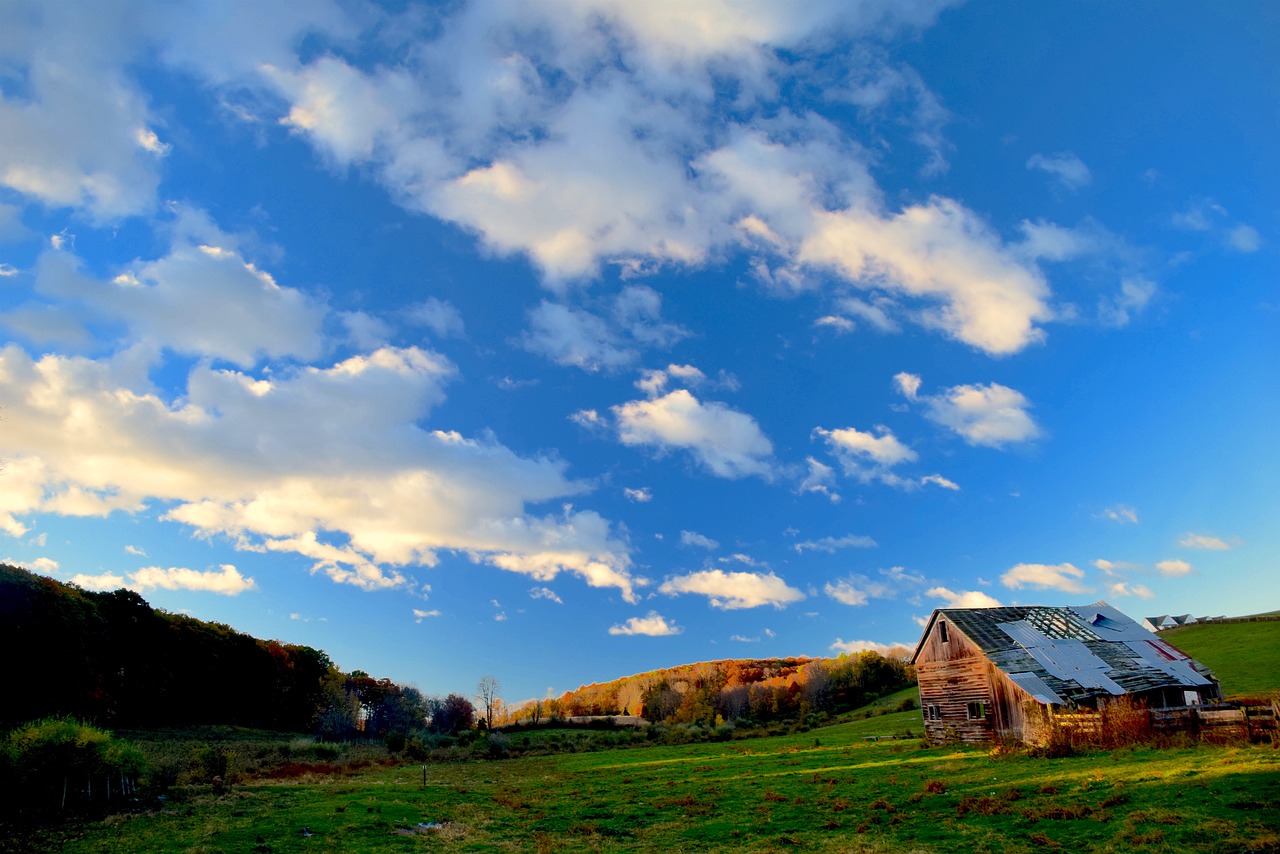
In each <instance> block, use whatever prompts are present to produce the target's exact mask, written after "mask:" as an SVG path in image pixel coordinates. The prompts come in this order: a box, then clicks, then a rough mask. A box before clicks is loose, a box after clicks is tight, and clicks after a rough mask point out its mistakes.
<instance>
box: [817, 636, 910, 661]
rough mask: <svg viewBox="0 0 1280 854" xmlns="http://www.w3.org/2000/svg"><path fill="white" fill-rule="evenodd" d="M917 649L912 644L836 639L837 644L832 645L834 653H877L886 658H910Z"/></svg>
mask: <svg viewBox="0 0 1280 854" xmlns="http://www.w3.org/2000/svg"><path fill="white" fill-rule="evenodd" d="M914 648H915V644H914V643H911V644H908V643H879V642H878V641H869V640H851V641H847V640H841V639H840V638H836V640H835V643H833V644H831V647H830V649H831V651H832V652H842V653H846V654H848V655H857V654H858V653H860V652H876V653H879V654H880V655H882V656H885V657H886V658H888V657H890V656H894V657H909V656H910V655H911V650H913V649H914Z"/></svg>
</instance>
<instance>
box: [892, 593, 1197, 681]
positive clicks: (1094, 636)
mask: <svg viewBox="0 0 1280 854" xmlns="http://www.w3.org/2000/svg"><path fill="white" fill-rule="evenodd" d="M939 619H945V620H947V621H948V622H950V623H951V624H952V625H953V626H954V627H955V628H956V629H959V630H960V631H961V632H963V633H964V634H965V635H966V636H967V637H968V638H969V639H970V640H971V641H973V643H975V644H976V645H977V646H978V647H980V648H981V649H982V651H983V653H984V654H986V656H987V657H988V658H989V659H990V660H991V661H992V662H993V663H994V664H995V665H996V666H997V667H999V668H1000V669H1001V670H1002V671H1003V672H1004V673H1005V674H1006V675H1007V676H1008V677H1009V678H1010V679H1011V680H1013V682H1014V683H1015V684H1017V685H1018V686H1019V687H1021V688H1022V689H1023V690H1025V691H1026V692H1027V693H1028V694H1030V695H1031V696H1033V697H1035V698H1036V699H1037V700H1039V701H1040V702H1042V703H1054V704H1058V705H1061V704H1065V703H1079V702H1081V701H1082V700H1088V699H1091V698H1094V697H1098V696H1104V695H1108V694H1110V695H1117V696H1118V695H1121V694H1126V693H1135V692H1144V691H1152V690H1158V689H1161V688H1193V687H1201V686H1206V685H1212V684H1213V679H1212V676H1213V674H1212V673H1211V672H1210V671H1209V670H1208V669H1207V668H1205V667H1204V666H1203V665H1201V664H1199V663H1198V662H1196V661H1193V660H1192V659H1191V658H1189V657H1187V656H1186V655H1185V654H1183V653H1182V652H1180V651H1178V650H1177V649H1175V648H1174V647H1172V646H1170V645H1169V644H1167V643H1165V642H1164V641H1162V640H1160V639H1158V638H1157V637H1156V636H1155V635H1153V634H1152V633H1151V632H1149V631H1147V630H1146V629H1144V628H1142V626H1140V625H1138V624H1137V623H1136V622H1134V621H1133V620H1132V619H1130V618H1129V617H1127V616H1125V615H1124V614H1123V613H1121V612H1120V611H1117V610H1116V609H1115V608H1113V607H1111V606H1110V605H1108V604H1107V603H1105V602H1097V603H1095V604H1092V605H1080V606H1071V607H1051V606H1044V605H1030V606H1015V607H1007V608H944V609H939V610H937V611H935V612H934V614H933V618H932V619H931V620H930V621H929V625H928V627H927V628H926V629H925V635H924V637H928V633H929V631H930V630H932V628H933V624H934V623H935V622H937V620H939ZM923 643H924V638H921V647H922V646H923ZM921 647H917V649H916V655H917V656H918V655H919V654H920V648H921ZM913 660H914V659H913Z"/></svg>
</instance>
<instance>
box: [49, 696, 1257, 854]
mask: <svg viewBox="0 0 1280 854" xmlns="http://www.w3.org/2000/svg"><path fill="white" fill-rule="evenodd" d="M904 695H905V694H904ZM893 699H894V698H888V699H887V700H886V701H885V703H884V705H885V706H887V707H890V708H891V707H892V705H891V703H892V701H893ZM909 729H910V730H913V731H914V732H915V733H916V735H918V734H919V732H920V729H921V721H920V714H919V712H918V711H916V712H898V713H891V714H885V715H880V716H874V717H870V718H867V719H862V720H855V721H852V722H849V723H844V724H839V725H836V726H832V727H825V728H821V729H815V730H811V731H809V732H806V733H802V734H796V735H790V736H779V737H773V738H759V739H746V740H741V741H730V742H719V743H701V744H692V745H684V746H676V747H642V748H631V749H621V750H608V751H601V752H596V753H569V754H560V755H548V756H530V757H525V758H521V759H513V760H502V761H492V762H481V761H471V762H461V763H452V764H436V765H428V766H427V767H426V776H425V780H426V784H425V786H424V785H423V780H424V777H423V769H422V766H420V765H403V766H399V767H394V768H386V767H380V768H379V767H375V768H368V769H362V770H360V771H357V772H356V773H354V774H350V775H340V776H334V775H330V776H313V777H302V778H297V779H291V780H287V781H258V782H252V783H248V784H245V785H240V786H236V787H234V788H232V789H231V790H229V791H227V792H223V793H215V792H213V791H212V790H209V789H207V788H204V789H198V788H197V789H191V790H189V791H188V793H187V795H186V796H185V797H181V798H175V799H174V800H172V801H170V802H169V803H167V804H166V805H164V806H163V807H162V808H160V809H158V810H155V811H153V812H150V813H143V814H137V815H130V816H117V817H113V818H109V819H108V820H106V821H105V822H98V823H92V824H86V825H83V826H82V827H81V828H79V829H78V830H77V831H76V834H75V835H74V837H73V838H71V839H70V840H69V841H66V842H65V844H64V845H63V847H62V848H61V850H64V851H66V852H69V854H81V852H104V851H110V852H115V851H129V852H139V854H143V853H144V852H166V854H168V852H175V851H183V852H192V854H214V852H228V854H230V852H279V854H286V852H334V854H336V852H343V854H346V852H413V851H494V850H507V851H548V852H550V851H564V852H577V851H655V852H656V851H662V852H671V851H691V850H697V851H708V850H709V851H778V850H807V851H853V852H859V851H862V852H888V851H947V852H955V851H974V852H981V851H991V852H1030V851H1036V852H1041V851H1045V850H1055V849H1062V850H1071V851H1090V852H1092V851H1098V852H1102V851H1124V852H1144V851H1151V852H1163V851H1175V850H1177V851H1205V852H1209V851H1213V852H1218V851H1278V850H1280V750H1277V749H1275V748H1274V747H1273V746H1271V745H1266V746H1237V747H1212V746H1201V747H1185V748H1173V749H1164V750H1156V749H1146V748H1143V749H1136V750H1125V751H1119V752H1115V753H1093V754H1087V755H1083V756H1077V757H1070V758H1063V759H1040V758H1032V757H1029V756H1026V755H1025V754H1013V755H999V754H993V753H990V752H988V751H984V750H979V749H957V748H952V747H947V748H928V749H925V748H922V747H921V745H920V742H919V741H918V739H915V738H912V739H901V740H875V741H872V740H868V739H867V737H868V736H885V735H893V734H895V733H902V732H904V731H906V730H909ZM431 822H436V823H439V824H440V825H441V826H440V827H438V828H430V827H426V826H423V825H425V824H428V823H431ZM304 828H305V829H306V830H307V831H309V832H310V835H305V833H304Z"/></svg>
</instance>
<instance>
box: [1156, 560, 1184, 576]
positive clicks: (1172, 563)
mask: <svg viewBox="0 0 1280 854" xmlns="http://www.w3.org/2000/svg"><path fill="white" fill-rule="evenodd" d="M1156 571H1157V572H1159V573H1160V574H1161V575H1163V576H1165V577H1166V578H1179V577H1181V576H1184V575H1190V574H1191V571H1192V566H1191V564H1189V563H1187V562H1186V561H1185V560H1176V559H1175V560H1162V561H1160V562H1159V563H1157V564H1156Z"/></svg>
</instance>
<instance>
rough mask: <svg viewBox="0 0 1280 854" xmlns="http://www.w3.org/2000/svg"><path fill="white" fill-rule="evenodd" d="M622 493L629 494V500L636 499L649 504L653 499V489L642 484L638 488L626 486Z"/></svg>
mask: <svg viewBox="0 0 1280 854" xmlns="http://www.w3.org/2000/svg"><path fill="white" fill-rule="evenodd" d="M622 494H623V495H625V496H627V498H628V499H629V500H631V501H634V502H636V503H637V504H647V503H648V502H650V501H652V500H653V490H651V489H650V488H649V487H647V486H642V487H640V488H638V489H632V488H630V487H624V488H623V490H622Z"/></svg>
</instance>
